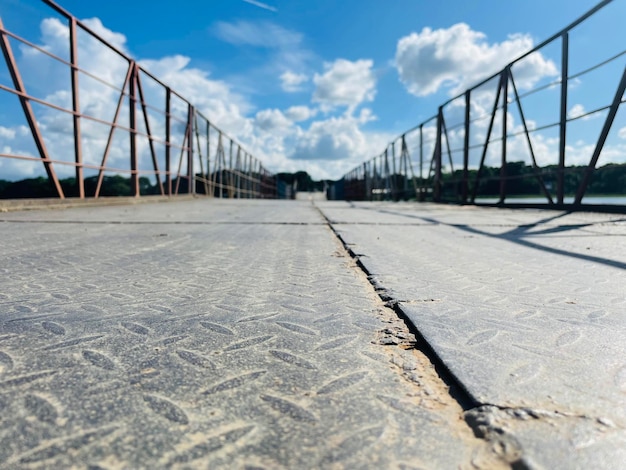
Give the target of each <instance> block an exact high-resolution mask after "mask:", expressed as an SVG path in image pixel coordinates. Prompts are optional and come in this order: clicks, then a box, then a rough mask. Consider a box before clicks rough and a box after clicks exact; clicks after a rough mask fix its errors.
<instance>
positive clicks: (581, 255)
mask: <svg viewBox="0 0 626 470" xmlns="http://www.w3.org/2000/svg"><path fill="white" fill-rule="evenodd" d="M317 204H318V206H319V207H320V208H321V209H322V211H323V213H324V214H325V216H326V217H327V218H328V219H329V220H330V221H331V223H332V225H333V227H334V229H335V230H336V231H337V232H338V233H339V235H340V236H341V238H342V239H343V241H344V243H346V244H347V246H348V247H349V248H350V249H351V250H352V252H353V253H354V254H355V255H356V256H357V257H358V258H359V260H360V262H361V263H362V265H363V266H364V268H365V269H366V270H367V272H368V273H369V274H370V275H371V279H372V282H373V283H374V284H375V285H376V286H378V289H379V292H381V293H383V296H384V297H385V298H387V299H389V300H390V301H392V302H397V305H398V307H399V308H400V309H401V310H402V311H403V312H404V313H405V314H406V315H407V316H408V318H409V319H410V320H411V322H412V323H413V324H414V325H415V326H416V328H417V329H418V330H419V332H420V333H421V334H422V335H423V336H424V338H425V339H426V340H427V341H428V343H429V344H430V345H431V346H432V347H433V349H434V350H435V352H436V354H437V355H438V356H439V357H440V358H441V360H442V361H443V362H444V363H445V365H446V366H447V367H448V368H449V369H450V370H451V372H452V373H453V374H454V375H455V376H456V377H457V378H458V379H459V381H460V382H461V383H462V384H463V386H464V387H465V388H466V389H467V391H468V392H469V393H470V394H471V395H472V396H473V397H474V398H475V399H476V401H478V402H479V403H482V404H485V405H492V406H493V408H494V409H496V410H497V409H511V410H519V413H518V414H515V413H510V414H502V413H500V414H497V413H496V414H497V419H496V418H493V416H492V415H494V412H493V410H491V411H489V412H483V413H482V414H480V416H481V418H480V419H476V416H477V415H475V414H474V415H471V414H470V415H469V419H470V420H473V422H474V423H482V424H481V426H482V427H483V432H482V434H483V435H487V434H489V433H494V432H496V431H495V430H496V429H499V430H500V431H499V432H500V434H501V435H502V434H506V435H508V436H509V437H511V439H513V440H515V442H516V446H517V445H521V446H522V448H523V449H524V450H525V451H526V452H527V453H526V457H527V463H529V464H533V466H534V464H537V465H540V468H543V467H541V466H543V465H546V466H547V467H553V466H554V465H555V463H559V462H569V464H567V465H564V467H562V468H589V467H590V466H591V467H594V468H622V467H623V465H624V464H625V463H626V454H624V449H626V431H625V429H626V406H625V404H626V315H624V311H625V309H626V219H625V218H624V216H623V215H607V214H567V213H562V212H549V211H528V210H500V209H480V208H475V207H454V206H449V207H446V206H438V205H429V204H393V203H357V204H348V203H330V202H320V203H317ZM528 410H531V412H530V414H529V412H528ZM533 410H534V411H533ZM533 413H535V414H533ZM472 416H474V418H472ZM485 423H486V424H485ZM494 423H499V424H497V425H496V424H494ZM502 423H504V424H502ZM546 423H549V425H548V424H546ZM477 426H478V425H476V424H475V426H473V427H474V428H475V429H477ZM564 456H567V459H565V458H564ZM590 462H595V464H591V465H589V463H590Z"/></svg>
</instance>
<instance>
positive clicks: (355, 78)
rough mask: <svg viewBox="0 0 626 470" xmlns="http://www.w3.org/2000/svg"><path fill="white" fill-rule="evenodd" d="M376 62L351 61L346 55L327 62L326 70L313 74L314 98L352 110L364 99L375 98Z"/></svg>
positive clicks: (315, 100)
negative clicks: (374, 70) (346, 58)
mask: <svg viewBox="0 0 626 470" xmlns="http://www.w3.org/2000/svg"><path fill="white" fill-rule="evenodd" d="M373 65H374V63H373V61H371V60H357V61H355V62H351V61H349V60H345V59H337V60H336V61H335V62H332V63H326V64H324V68H325V72H324V73H323V74H322V75H319V74H315V76H314V77H313V83H315V85H316V89H315V92H314V93H313V101H314V102H316V103H320V104H321V105H322V108H325V109H326V110H328V109H333V108H335V107H337V106H347V107H348V108H349V109H350V110H353V109H354V108H356V107H357V106H358V105H359V104H361V103H363V102H365V101H373V100H374V96H375V95H376V77H375V76H374V73H373V71H372V66H373Z"/></svg>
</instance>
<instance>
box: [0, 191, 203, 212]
mask: <svg viewBox="0 0 626 470" xmlns="http://www.w3.org/2000/svg"><path fill="white" fill-rule="evenodd" d="M201 197H203V196H197V195H193V194H185V195H180V196H141V197H134V196H117V197H115V196H114V197H99V198H85V199H80V198H66V199H59V198H39V199H0V212H16V211H30V210H57V209H71V208H75V207H98V206H125V205H134V204H148V203H161V202H180V201H190V200H193V199H198V198H201Z"/></svg>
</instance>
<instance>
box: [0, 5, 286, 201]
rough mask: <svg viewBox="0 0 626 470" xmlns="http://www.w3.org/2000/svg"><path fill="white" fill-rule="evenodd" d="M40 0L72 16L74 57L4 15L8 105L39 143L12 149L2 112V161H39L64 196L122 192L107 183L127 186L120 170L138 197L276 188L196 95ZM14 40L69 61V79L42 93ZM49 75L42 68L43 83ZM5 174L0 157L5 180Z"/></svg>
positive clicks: (271, 191)
mask: <svg viewBox="0 0 626 470" xmlns="http://www.w3.org/2000/svg"><path fill="white" fill-rule="evenodd" d="M42 2H43V3H44V4H46V5H47V6H49V7H50V8H51V12H50V14H51V15H55V16H54V17H55V18H60V20H59V21H64V22H65V25H66V27H67V37H68V43H67V51H66V52H67V57H66V58H63V57H61V55H65V54H66V52H63V53H62V54H55V53H54V52H53V51H51V50H50V48H47V47H44V46H39V45H37V44H35V43H34V42H33V41H29V40H27V39H25V38H23V37H21V36H19V35H18V34H16V33H14V32H12V31H11V30H9V29H8V27H7V26H5V25H4V24H3V22H2V18H0V47H1V49H2V53H3V57H4V62H5V63H6V67H7V70H8V74H9V77H5V78H7V79H6V80H5V81H4V83H3V82H2V80H0V104H1V105H2V106H1V108H4V109H5V110H10V111H13V112H10V111H7V112H6V113H4V118H5V119H8V125H9V126H10V125H11V124H12V123H13V122H12V120H13V119H15V117H16V116H17V115H18V114H22V115H23V116H24V120H25V123H26V124H27V126H22V127H21V128H18V131H19V130H20V129H28V131H29V133H30V135H31V136H32V142H33V144H34V145H33V146H32V151H31V152H28V151H19V150H13V149H12V148H11V147H10V146H9V145H8V144H7V142H6V141H5V142H3V138H6V135H7V133H9V132H12V133H13V134H15V132H16V131H15V130H11V128H10V127H2V124H3V122H2V121H0V130H2V129H4V131H5V132H4V134H3V133H2V132H0V163H1V162H2V160H4V161H5V162H6V161H7V160H6V159H11V161H13V162H15V161H20V162H25V163H29V164H31V166H30V167H29V168H30V169H31V171H32V172H33V173H34V174H37V173H38V169H32V163H33V162H34V163H35V164H36V165H37V166H38V168H41V167H39V165H42V166H43V169H45V174H46V175H47V180H48V182H49V185H50V188H49V193H50V194H51V195H54V196H56V197H59V198H61V199H63V198H65V197H66V196H73V197H78V198H85V197H94V198H97V197H99V196H102V195H120V194H115V191H114V190H113V189H112V188H111V187H109V188H107V185H109V186H111V184H112V183H116V184H118V186H119V183H120V181H119V180H120V175H125V176H126V178H127V179H126V181H125V184H126V190H127V191H128V192H129V194H130V195H133V196H139V195H141V194H160V195H177V194H182V193H199V194H207V195H212V196H216V197H230V198H272V197H276V179H275V177H274V176H273V175H272V174H271V173H270V172H269V171H267V170H266V169H265V168H264V167H263V165H262V164H261V162H260V161H259V160H257V159H256V158H254V157H253V156H252V155H251V154H250V153H248V152H247V151H246V150H245V149H244V148H243V147H242V146H241V145H240V144H239V143H237V142H236V141H235V140H233V139H232V138H230V137H229V136H228V135H227V134H226V133H225V132H223V131H222V130H220V129H219V128H218V127H216V126H215V125H214V124H213V123H212V122H211V121H210V120H209V119H208V118H207V117H206V116H205V115H204V114H203V113H202V112H200V111H199V110H198V109H197V108H196V107H195V106H194V105H193V104H192V103H191V102H190V101H188V100H187V99H186V98H185V97H183V96H182V95H181V94H179V93H177V92H176V91H175V90H173V89H171V88H170V87H169V86H168V85H166V84H165V83H163V82H162V81H160V80H159V79H158V78H156V77H155V76H154V75H153V74H151V73H150V72H149V71H148V70H146V69H145V68H143V67H142V66H141V65H139V64H138V63H137V62H136V61H135V60H134V59H133V58H131V57H130V56H129V55H128V54H125V53H124V52H123V51H121V50H119V49H118V48H117V47H115V46H114V45H113V44H111V43H110V42H108V41H107V40H106V39H104V38H103V37H101V36H100V35H98V34H97V33H96V32H95V31H94V30H93V29H92V28H90V27H89V26H88V25H87V24H85V23H84V22H81V21H79V20H78V19H76V18H75V17H74V16H72V15H71V14H70V13H68V12H67V11H65V10H64V9H63V8H61V7H60V6H58V5H57V4H56V3H55V2H53V1H50V0H42ZM16 46H17V47H16ZM86 46H89V47H90V48H92V49H93V48H99V50H100V51H106V54H108V56H107V57H108V58H109V60H110V61H111V63H115V64H116V67H118V68H119V69H120V70H123V71H125V73H124V72H123V73H121V74H117V76H116V77H114V76H113V77H112V75H114V74H113V73H111V74H99V73H94V72H93V71H90V70H89V68H88V67H84V66H83V62H81V59H82V60H85V59H87V60H88V59H89V57H83V55H82V54H83V53H84V52H85V51H84V49H85V47H86ZM16 49H17V50H20V51H21V52H22V57H26V56H27V55H28V56H29V57H33V56H34V57H36V61H37V62H38V63H41V64H49V65H48V66H49V67H51V68H54V69H55V70H59V69H61V70H64V72H60V73H57V74H55V79H59V78H61V80H62V82H63V83H62V85H60V86H59V88H58V89H56V90H55V89H52V90H47V91H46V92H45V93H44V95H45V96H43V97H41V96H39V97H38V96H34V95H35V93H29V90H27V86H26V83H25V80H24V79H23V74H22V72H21V68H20V66H19V65H18V60H17V59H16V56H15V54H14V51H15V50H16ZM103 53H104V52H103ZM84 55H88V54H87V53H86V52H85V54H84ZM120 64H121V65H120ZM42 69H43V70H45V68H44V67H42ZM1 71H2V70H1V68H0V78H2V77H1ZM103 75H109V76H103ZM49 78H50V77H46V76H40V77H37V79H38V80H40V81H41V82H44V83H45V82H46V80H48V79H49ZM37 88H40V89H41V88H42V87H37ZM65 95H69V96H65ZM83 99H85V101H86V105H84V104H83ZM17 103H19V108H18V107H17ZM81 105H82V106H81ZM11 106H15V107H14V108H11ZM208 111H209V112H210V110H208ZM2 114H3V113H0V116H2ZM7 116H9V117H7ZM111 116H112V118H111ZM5 123H6V122H5ZM55 127H62V128H64V129H62V131H58V130H54V128H55ZM61 141H62V142H61ZM3 144H4V145H3ZM96 148H99V150H100V151H99V152H98V151H96V150H94V149H96ZM7 149H8V151H7ZM5 173H6V170H5ZM60 175H65V176H67V178H66V179H65V180H63V179H61V178H60ZM3 176H6V174H5V175H3V166H2V165H0V180H2V179H3ZM122 179H123V178H122ZM24 196H25V197H31V195H29V194H25V195H24Z"/></svg>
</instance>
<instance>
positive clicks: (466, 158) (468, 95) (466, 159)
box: [461, 90, 472, 204]
mask: <svg viewBox="0 0 626 470" xmlns="http://www.w3.org/2000/svg"><path fill="white" fill-rule="evenodd" d="M471 99H472V98H471V91H470V90H467V91H466V92H465V135H464V136H463V183H462V188H461V202H462V203H463V204H467V195H468V191H469V150H470V148H469V147H470V119H471V112H470V111H471V108H470V106H471Z"/></svg>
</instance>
